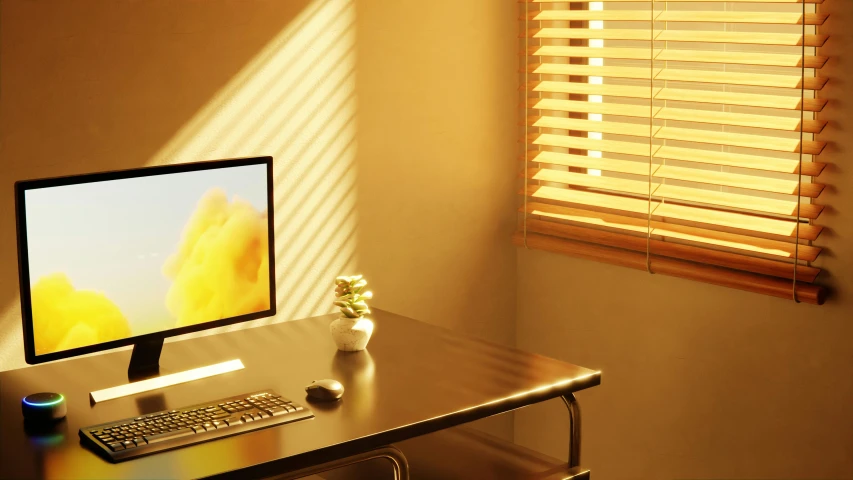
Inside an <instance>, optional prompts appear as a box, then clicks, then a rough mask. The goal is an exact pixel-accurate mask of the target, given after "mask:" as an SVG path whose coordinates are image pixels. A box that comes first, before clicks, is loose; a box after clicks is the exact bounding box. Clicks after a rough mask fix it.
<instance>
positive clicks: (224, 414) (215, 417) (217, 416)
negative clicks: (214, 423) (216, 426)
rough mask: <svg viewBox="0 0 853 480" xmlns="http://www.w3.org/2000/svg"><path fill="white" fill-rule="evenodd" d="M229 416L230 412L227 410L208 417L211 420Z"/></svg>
mask: <svg viewBox="0 0 853 480" xmlns="http://www.w3.org/2000/svg"><path fill="white" fill-rule="evenodd" d="M230 416H231V414H230V413H228V412H223V413H217V414H216V415H213V416H212V417H210V418H211V419H213V420H217V419H220V418H225V417H230Z"/></svg>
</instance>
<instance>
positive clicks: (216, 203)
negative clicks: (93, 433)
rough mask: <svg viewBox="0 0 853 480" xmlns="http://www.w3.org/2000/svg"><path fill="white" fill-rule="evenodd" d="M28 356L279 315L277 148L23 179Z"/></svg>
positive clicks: (140, 358)
mask: <svg viewBox="0 0 853 480" xmlns="http://www.w3.org/2000/svg"><path fill="white" fill-rule="evenodd" d="M15 201H16V215H17V227H18V266H19V273H20V289H21V314H22V318H23V331H24V352H25V355H26V361H27V363H30V364H36V363H42V362H47V361H51V360H57V359H61V358H67V357H72V356H75V355H82V354H87V353H92V352H97V351H100V350H106V349H111V348H116V347H121V346H125V345H131V344H133V345H134V350H133V353H132V355H131V361H130V367H129V368H128V373H129V375H130V376H131V377H133V375H134V374H140V375H145V374H147V373H150V372H152V371H153V372H156V370H157V369H158V363H159V356H160V350H161V349H162V346H163V339H164V338H166V337H171V336H174V335H181V334H185V333H190V332H197V331H199V330H205V329H209V328H214V327H221V326H224V325H231V324H234V323H237V322H244V321H247V320H252V319H256V318H260V317H265V316H271V315H274V314H275V274H274V268H275V267H274V263H275V262H274V258H275V256H274V250H273V244H274V241H273V238H274V230H273V224H274V223H273V175H272V157H257V158H242V159H229V160H219V161H210V162H199V163H189V164H179V165H169V166H156V167H147V168H138V169H133V170H123V171H114V172H104V173H93V174H87V175H77V176H70V177H59V178H47V179H39V180H26V181H19V182H17V183H16V184H15Z"/></svg>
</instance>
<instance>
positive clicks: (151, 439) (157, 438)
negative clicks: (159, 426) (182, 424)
mask: <svg viewBox="0 0 853 480" xmlns="http://www.w3.org/2000/svg"><path fill="white" fill-rule="evenodd" d="M187 435H195V432H194V431H193V430H192V429H191V428H185V429H182V430H175V431H174V432H167V433H160V434H156V435H150V436H146V437H145V441H146V442H148V443H157V442H165V441H166V440H172V439H173V438H180V437H185V436H187Z"/></svg>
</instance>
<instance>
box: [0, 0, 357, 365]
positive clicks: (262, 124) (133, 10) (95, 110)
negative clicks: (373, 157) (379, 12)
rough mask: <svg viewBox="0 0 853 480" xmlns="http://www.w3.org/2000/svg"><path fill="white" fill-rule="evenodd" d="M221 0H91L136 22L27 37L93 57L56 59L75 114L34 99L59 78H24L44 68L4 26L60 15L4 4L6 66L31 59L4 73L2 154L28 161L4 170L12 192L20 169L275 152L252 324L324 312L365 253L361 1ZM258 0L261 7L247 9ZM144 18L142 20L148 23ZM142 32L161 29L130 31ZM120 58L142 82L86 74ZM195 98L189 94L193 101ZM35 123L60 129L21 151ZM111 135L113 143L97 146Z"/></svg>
mask: <svg viewBox="0 0 853 480" xmlns="http://www.w3.org/2000/svg"><path fill="white" fill-rule="evenodd" d="M179 3H184V2H179ZM226 4H227V2H221V4H217V6H218V7H219V8H213V9H208V7H209V6H210V4H208V3H205V7H204V8H201V7H199V8H196V9H193V8H192V7H191V6H186V5H184V6H181V7H170V6H169V4H168V3H162V4H161V3H158V2H148V3H144V4H134V5H129V4H114V3H113V2H110V1H107V0H103V1H97V2H89V3H87V4H86V5H87V8H89V9H90V10H93V12H90V13H91V14H92V15H91V16H90V17H91V18H93V19H94V20H92V21H94V22H98V21H104V24H108V23H109V22H108V21H107V20H110V19H112V20H116V18H115V17H116V16H118V17H119V18H133V19H134V22H133V26H130V25H129V23H130V22H129V21H128V25H127V28H126V29H120V28H119V27H110V28H109V29H108V30H107V31H106V32H97V33H96V34H92V35H90V36H93V37H96V38H94V39H90V40H89V41H85V40H81V41H70V40H69V39H68V38H66V37H63V36H62V35H71V37H69V38H72V39H73V38H75V37H76V33H75V32H64V33H55V32H54V34H53V35H52V36H48V37H49V38H48V39H47V40H44V42H42V43H41V44H39V45H32V46H31V47H33V48H36V49H38V48H41V49H45V50H47V51H49V54H51V55H55V56H56V57H57V58H56V61H57V62H65V61H66V60H64V58H65V56H66V55H77V56H78V57H80V56H82V57H83V58H84V59H85V62H84V63H86V64H85V65H64V66H59V67H56V68H60V69H62V70H63V72H65V73H64V76H65V77H68V78H67V80H68V81H67V82H65V83H64V84H63V86H62V87H61V91H62V93H63V95H64V96H65V97H63V98H60V99H54V100H55V101H58V102H60V103H62V102H70V103H71V106H69V107H68V108H66V109H65V110H62V109H60V113H61V116H62V117H67V118H59V119H58V118H55V117H56V116H57V114H55V113H51V112H52V111H51V110H48V109H46V108H45V109H43V110H39V108H40V105H41V101H42V100H41V99H42V98H43V97H44V96H50V95H54V93H51V92H52V89H53V87H54V82H53V81H50V80H47V79H46V80H44V81H41V82H35V83H32V84H30V83H27V82H25V81H24V78H25V77H26V78H31V77H38V76H39V75H38V74H39V72H43V71H44V70H45V69H48V70H49V68H47V67H45V66H44V65H43V64H41V63H32V62H30V63H28V62H29V60H25V59H24V56H25V55H24V54H25V53H26V52H23V51H21V52H18V51H17V50H16V51H15V52H13V53H14V54H12V55H9V54H8V50H10V49H13V48H15V49H23V48H24V46H20V47H15V45H16V44H15V43H14V42H12V41H11V40H10V39H9V38H8V37H9V36H14V35H15V32H16V31H18V29H17V28H13V29H12V30H14V31H13V32H12V33H8V30H10V29H9V28H6V22H14V21H15V20H14V19H13V18H15V17H19V19H20V16H25V17H26V19H27V20H31V21H35V20H32V19H31V18H30V17H34V18H37V17H38V15H40V14H54V15H58V14H57V13H56V12H53V11H51V12H33V11H22V12H9V11H6V10H11V8H8V7H5V6H4V11H3V13H4V24H3V27H4V30H3V35H4V36H3V38H2V48H3V50H2V53H3V57H2V58H0V61H2V62H3V63H2V64H0V65H2V66H4V67H6V66H9V65H11V64H15V65H18V64H21V65H22V67H25V68H26V67H31V69H35V70H36V71H34V72H33V71H30V72H27V71H26V70H24V71H22V72H19V74H17V75H15V77H14V78H12V79H9V78H7V76H6V75H4V76H3V78H2V80H3V90H4V93H5V94H6V95H5V97H4V98H3V99H2V103H0V104H2V106H3V114H2V115H0V116H2V120H0V121H2V127H3V131H4V133H3V134H2V140H3V142H2V144H5V145H6V147H5V149H4V150H6V152H3V151H2V150H0V153H4V157H5V158H20V160H17V161H13V162H14V163H15V165H13V168H11V169H10V171H9V172H7V173H6V174H4V177H6V175H8V177H7V178H6V181H5V182H4V183H6V185H7V193H8V195H6V197H8V198H9V199H10V200H11V199H12V195H11V185H12V183H13V182H14V181H15V180H17V179H20V178H35V177H44V176H56V175H66V174H74V173H83V172H91V171H98V170H110V169H121V168H133V167H138V166H144V165H161V164H171V163H181V162H191V161H198V160H206V159H216V158H229V157H242V156H254V155H272V156H273V157H274V158H275V166H274V175H275V182H274V183H275V234H276V245H275V250H276V281H277V299H276V300H277V305H278V311H279V314H278V315H277V317H276V318H275V319H262V320H258V321H256V322H252V323H253V324H255V325H257V324H263V323H271V322H273V321H275V320H288V319H294V318H302V317H306V316H311V315H316V314H322V313H327V312H329V311H331V310H330V308H329V305H330V301H329V300H330V292H331V287H330V285H331V280H330V279H331V278H333V277H334V276H335V275H337V274H339V273H340V272H341V271H345V270H352V269H353V268H355V262H356V258H355V243H356V238H355V229H356V225H357V216H356V211H355V204H356V198H355V197H356V190H355V186H356V182H355V176H356V170H355V162H354V160H355V150H356V143H355V133H356V123H355V120H356V98H355V6H354V0H315V1H306V2H253V3H250V4H233V5H231V4H228V5H231V6H226ZM238 6H239V7H238ZM249 6H250V7H251V8H250V9H249V10H253V12H251V13H247V12H245V11H238V10H241V9H242V10H246V9H247V7H249ZM176 8H177V9H183V11H180V12H177V11H172V12H171V14H172V15H177V16H178V17H177V18H174V19H173V18H171V17H170V16H169V15H167V14H166V13H164V12H165V11H168V10H170V9H171V10H175V9H176ZM158 9H159V10H158ZM22 10H26V9H22ZM42 10H44V9H42ZM117 10H120V12H117ZM142 10H144V11H142ZM149 10H151V11H149ZM187 10H191V11H187ZM210 10H215V11H216V12H215V13H211V11H210ZM83 17H84V15H81V13H80V12H78V13H76V14H74V15H72V18H75V19H77V20H78V21H79V20H80V19H81V18H83ZM60 18H61V15H60V16H59V17H58V18H57V19H56V23H60V22H59V19H60ZM105 19H106V20H105ZM179 19H180V20H179ZM282 19H284V20H285V21H284V22H283V21H282ZM179 21H180V25H177V23H178V22H179ZM140 22H142V23H144V22H149V23H148V25H147V26H140ZM24 23H27V22H24ZM48 23H50V22H48ZM92 27H93V26H92V25H77V28H78V29H79V30H81V31H85V32H86V33H80V32H77V33H80V35H82V36H84V37H85V36H87V35H89V33H88V32H90V31H91V30H92ZM105 28H106V27H105ZM146 32H147V33H148V34H150V35H152V36H153V35H155V34H156V35H159V37H160V38H158V39H157V41H150V39H149V41H140V40H136V41H132V40H128V38H135V37H133V35H136V36H138V35H139V34H141V33H146ZM128 36H130V37H128ZM223 36H224V37H225V38H226V39H227V40H223V38H222V37H223ZM126 37H127V38H126ZM159 40H163V42H162V43H164V44H166V45H160V42H159ZM45 42H47V44H45ZM105 42H106V43H105ZM122 42H124V43H122ZM7 44H8V45H7ZM69 44H73V46H72V45H69ZM161 47H162V48H163V49H164V50H163V52H160V53H163V58H162V59H158V58H157V57H156V56H155V55H154V53H157V50H159V48H161ZM27 48H29V47H27ZM69 50H73V51H69ZM31 53H32V52H31ZM241 54H242V55H241ZM119 56H122V58H121V59H120V60H119V63H121V64H123V65H127V66H132V68H133V75H132V79H128V81H131V82H132V83H133V82H135V83H137V84H138V85H135V88H130V87H128V86H127V85H126V84H124V83H122V79H124V78H125V77H123V76H122V74H120V73H115V72H114V73H115V78H113V79H112V80H115V81H114V82H113V81H112V80H109V83H107V80H104V81H102V82H101V81H100V80H98V79H95V77H96V76H95V75H94V73H93V72H101V71H106V72H108V73H107V74H105V75H107V76H109V72H112V69H113V68H114V67H113V65H112V64H111V63H110V62H112V59H113V58H118V57H119ZM134 56H136V57H140V58H134ZM128 57H129V58H128ZM141 57H144V58H141ZM42 58H44V56H43V57H42ZM159 60H162V61H159ZM170 66H174V67H175V70H174V71H173V70H170V69H169V68H170ZM81 69H85V70H86V71H85V72H82V71H80V70H81ZM69 72H70V73H69ZM170 72H172V73H170ZM175 72H177V73H175ZM8 77H11V75H9V76H8ZM140 78H141V79H144V81H143V82H142V83H140ZM93 81H94V82H96V83H98V82H101V83H102V84H101V85H100V87H101V88H97V89H93V88H92V85H91V82H93ZM196 84H197V88H196ZM12 92H14V93H12ZM18 92H21V94H20V95H17V93H18ZM12 96H18V97H19V98H18V99H17V100H13V99H12V98H11V97H12ZM81 96H89V98H85V99H81V98H80V97H81ZM66 97H67V98H66ZM187 97H192V98H193V99H195V103H194V104H192V105H190V104H191V103H192V102H190V101H188V99H187ZM200 97H204V98H200ZM31 104H32V105H35V107H32V105H31ZM16 109H17V110H30V111H33V110H36V111H38V112H37V113H33V115H36V114H37V115H41V116H43V117H45V118H44V119H43V121H39V119H37V118H32V119H29V121H26V122H24V123H23V124H22V125H18V126H17V127H16V126H15V125H13V124H12V120H13V119H12V118H11V117H12V115H11V112H13V111H15V110H16ZM176 117H178V118H176ZM25 119H26V117H25ZM63 120H69V121H63ZM70 120H73V121H70ZM164 124H165V125H168V126H169V127H170V129H169V132H168V134H166V132H162V129H163V127H164ZM86 125H89V126H88V127H86ZM41 129H44V130H47V131H50V132H51V133H50V135H52V137H51V139H50V141H49V142H48V145H47V146H44V145H43V146H42V147H37V148H35V150H34V151H30V153H24V152H27V151H29V150H28V149H27V143H29V142H34V141H35V140H36V139H37V138H38V132H39V130H41ZM67 130H72V132H67ZM158 132H159V133H162V135H157V133H158ZM176 132H177V133H176ZM81 136H82V138H81ZM107 136H109V137H110V138H109V139H107V140H105V141H107V142H108V143H109V145H108V146H105V145H102V140H104V138H105V137H107ZM112 136H118V137H120V139H121V142H117V141H116V140H115V139H113V138H112ZM53 137H55V138H53ZM69 138H73V141H71V142H70V148H69V145H68V142H63V141H62V139H69ZM135 139H138V141H136V140H135ZM63 145H64V146H63ZM129 145H130V147H129ZM48 147H49V148H48ZM0 148H3V147H0ZM19 151H20V153H19ZM93 152H94V153H93ZM13 155H15V156H14V157H13ZM21 155H22V156H21ZM28 160H29V162H28ZM4 162H5V161H4ZM11 207H12V203H11V201H9V202H8V203H6V205H5V206H4V208H2V209H0V211H2V213H0V221H2V222H3V223H2V224H3V225H4V228H3V230H5V231H6V232H5V233H3V234H2V240H0V255H3V257H2V258H3V259H4V261H3V264H4V267H5V268H4V269H3V271H2V275H0V302H3V303H0V308H2V309H0V370H5V369H10V368H17V367H19V366H23V365H24V361H23V347H22V345H21V331H20V305H19V301H18V298H17V293H18V291H17V271H16V268H15V260H14V255H15V253H14V252H15V251H16V249H15V239H14V213H13V209H12V208H11ZM225 328H226V329H235V328H239V326H232V327H225ZM208 333H210V332H208Z"/></svg>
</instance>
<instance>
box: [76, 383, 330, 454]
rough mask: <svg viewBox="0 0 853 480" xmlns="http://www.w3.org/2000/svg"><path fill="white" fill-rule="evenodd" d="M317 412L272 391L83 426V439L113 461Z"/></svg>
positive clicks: (234, 433) (295, 418)
mask: <svg viewBox="0 0 853 480" xmlns="http://www.w3.org/2000/svg"><path fill="white" fill-rule="evenodd" d="M313 416H314V414H313V413H311V410H309V409H307V408H305V407H303V406H301V405H298V404H296V403H294V402H292V401H290V400H288V399H286V398H284V397H282V396H281V395H278V394H277V393H275V392H274V391H272V390H264V391H260V392H254V393H249V394H244V395H237V396H234V397H230V398H223V399H220V400H215V401H212V402H205V403H200V404H198V405H193V406H190V407H185V408H179V409H176V410H168V411H162V412H156V413H152V414H146V415H140V416H138V417H134V418H125V419H123V420H116V421H113V422H108V423H102V424H100V425H93V426H91V427H86V428H81V429H80V432H79V434H80V440H81V441H82V442H83V443H84V444H87V445H89V446H90V447H93V448H94V449H95V451H96V452H97V453H99V454H100V455H101V456H104V457H105V458H107V459H109V460H110V461H113V462H120V461H124V460H130V459H132V458H136V457H141V456H143V455H150V454H152V453H157V452H162V451H164V450H171V449H173V448H180V447H185V446H188V445H194V444H196V443H201V442H207V441H210V440H215V439H217V438H222V437H227V436H231V435H237V434H240V433H246V432H251V431H253V430H259V429H261V428H267V427H271V426H273V425H280V424H283V423H290V422H295V421H297V420H304V419H306V418H312V417H313Z"/></svg>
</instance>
